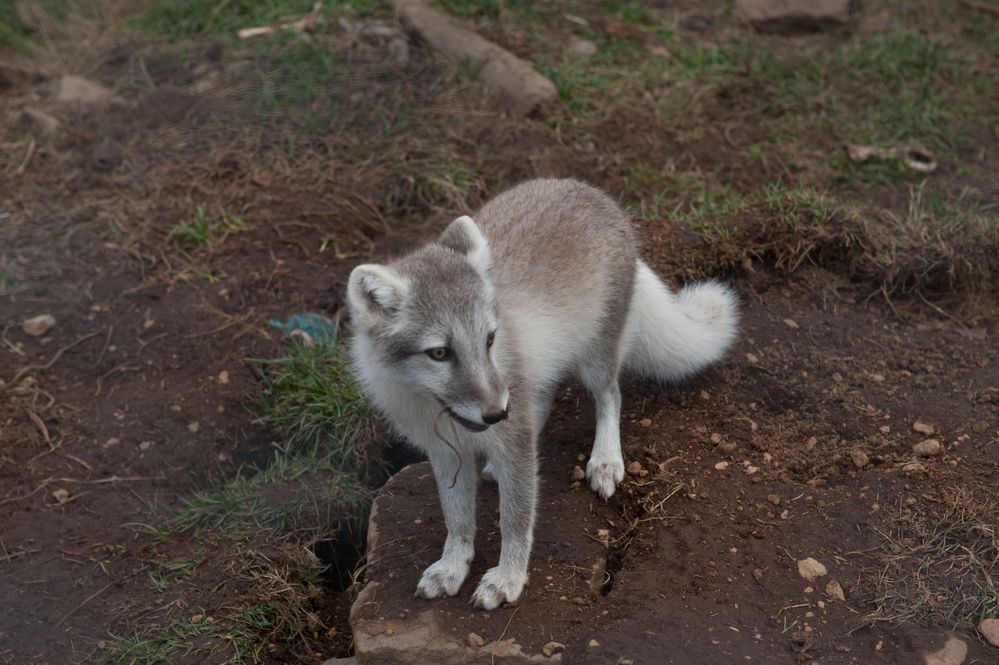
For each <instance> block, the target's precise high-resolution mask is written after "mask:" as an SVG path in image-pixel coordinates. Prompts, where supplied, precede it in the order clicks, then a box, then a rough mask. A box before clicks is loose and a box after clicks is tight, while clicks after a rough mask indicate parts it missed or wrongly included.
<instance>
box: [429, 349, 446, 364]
mask: <svg viewBox="0 0 999 665" xmlns="http://www.w3.org/2000/svg"><path fill="white" fill-rule="evenodd" d="M427 355H428V356H430V359H431V360H436V361H437V362H444V361H445V360H447V359H448V358H450V357H451V349H449V348H447V347H446V346H435V347H434V348H432V349H427Z"/></svg>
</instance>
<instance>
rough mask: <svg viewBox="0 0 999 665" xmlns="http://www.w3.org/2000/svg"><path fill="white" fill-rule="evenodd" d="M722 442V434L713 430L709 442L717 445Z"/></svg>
mask: <svg viewBox="0 0 999 665" xmlns="http://www.w3.org/2000/svg"><path fill="white" fill-rule="evenodd" d="M721 442H722V435H721V434H719V433H718V432H713V433H712V434H711V443H713V444H715V445H717V444H719V443H721Z"/></svg>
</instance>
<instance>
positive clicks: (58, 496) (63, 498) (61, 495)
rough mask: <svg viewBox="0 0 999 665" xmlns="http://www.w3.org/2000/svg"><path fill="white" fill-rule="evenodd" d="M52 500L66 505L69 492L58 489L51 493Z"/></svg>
mask: <svg viewBox="0 0 999 665" xmlns="http://www.w3.org/2000/svg"><path fill="white" fill-rule="evenodd" d="M52 498H53V499H55V500H56V501H58V502H59V503H60V504H63V503H66V502H67V501H69V490H66V489H63V488H61V487H60V488H59V489H57V490H55V491H54V492H52Z"/></svg>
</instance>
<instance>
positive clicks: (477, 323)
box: [347, 216, 510, 431]
mask: <svg viewBox="0 0 999 665" xmlns="http://www.w3.org/2000/svg"><path fill="white" fill-rule="evenodd" d="M488 268H489V243H488V242H487V241H486V238H485V236H483V235H482V232H481V231H480V230H479V228H478V226H476V224H475V222H474V221H473V220H472V218H471V217H468V216H463V217H459V218H458V219H456V220H454V221H453V222H452V223H451V224H450V225H449V226H448V227H447V229H446V230H445V231H444V233H442V234H441V236H440V237H439V238H438V239H437V241H436V242H433V243H431V244H429V245H427V246H426V247H424V248H423V249H420V250H419V251H417V252H415V253H413V254H410V255H409V256H407V257H405V258H403V259H400V260H398V261H396V262H394V263H392V264H390V265H375V264H365V265H361V266H358V267H357V268H354V270H353V272H351V274H350V280H349V282H348V286H347V299H348V302H349V304H350V310H351V317H352V321H353V325H354V328H355V334H357V335H360V336H363V337H364V341H365V343H366V346H367V348H368V350H369V352H371V353H372V354H375V355H376V357H377V359H378V360H379V361H380V362H381V363H382V364H383V366H385V367H386V368H388V369H389V371H390V372H391V374H392V379H393V380H395V381H397V382H398V384H399V385H400V386H405V387H406V388H407V389H409V390H412V391H414V392H417V393H420V394H423V395H426V396H429V397H432V398H433V399H434V400H436V401H437V402H438V403H439V404H440V405H441V406H442V407H444V408H446V409H447V410H448V412H449V413H450V415H451V417H452V418H454V419H455V420H456V421H458V422H459V423H460V424H461V425H463V426H464V427H465V428H467V429H469V430H472V431H482V430H485V429H487V428H488V427H489V426H490V425H494V424H496V423H498V422H499V421H501V420H503V419H504V418H506V415H507V408H508V404H507V402H508V400H509V395H510V393H509V390H508V389H507V386H506V385H505V383H504V380H503V378H502V377H501V375H500V373H499V371H498V370H497V367H496V362H495V359H494V354H495V352H494V345H496V344H500V343H501V341H502V340H503V331H502V330H501V329H500V328H499V316H498V312H497V306H496V298H495V295H494V291H493V287H492V284H491V282H490V281H489V277H488Z"/></svg>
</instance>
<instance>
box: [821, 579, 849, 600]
mask: <svg viewBox="0 0 999 665" xmlns="http://www.w3.org/2000/svg"><path fill="white" fill-rule="evenodd" d="M826 595H827V596H829V597H830V598H832V599H833V600H838V601H840V602H843V601H844V600H846V592H844V591H843V585H841V584H840V583H839V581H838V580H829V583H828V584H826Z"/></svg>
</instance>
